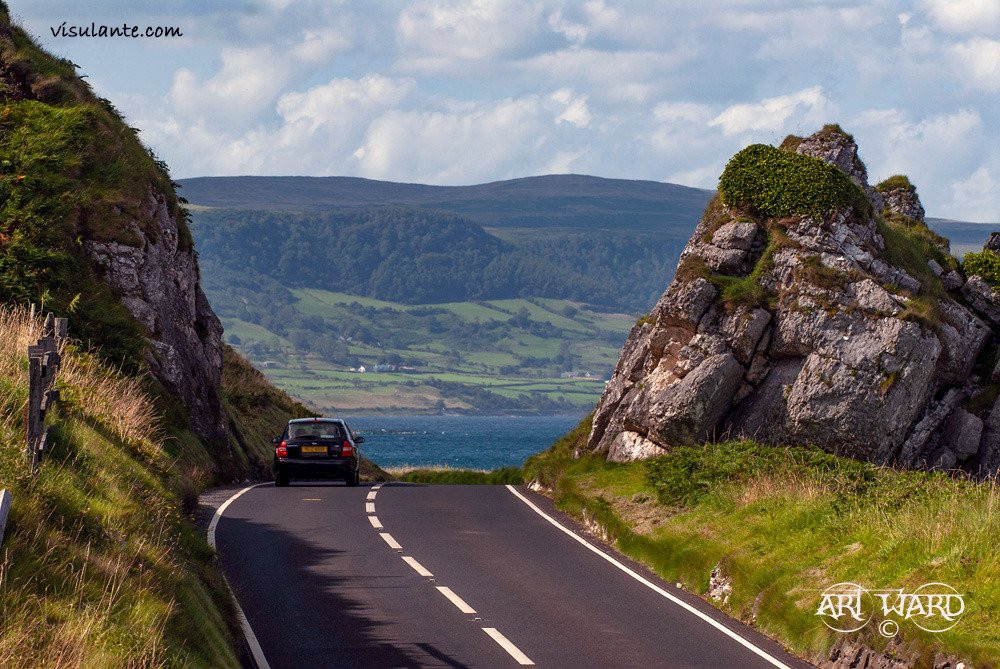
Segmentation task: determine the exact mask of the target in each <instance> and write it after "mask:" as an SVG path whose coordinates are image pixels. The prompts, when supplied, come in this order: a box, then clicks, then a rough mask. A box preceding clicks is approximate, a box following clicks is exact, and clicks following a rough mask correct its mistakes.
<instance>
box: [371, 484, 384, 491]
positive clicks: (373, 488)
mask: <svg viewBox="0 0 1000 669" xmlns="http://www.w3.org/2000/svg"><path fill="white" fill-rule="evenodd" d="M381 487H382V484H381V483H377V484H375V485H373V486H372V490H378V489H379V488H381Z"/></svg>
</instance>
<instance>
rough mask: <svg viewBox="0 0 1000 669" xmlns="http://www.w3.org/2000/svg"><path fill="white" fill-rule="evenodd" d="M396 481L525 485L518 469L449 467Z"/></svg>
mask: <svg viewBox="0 0 1000 669" xmlns="http://www.w3.org/2000/svg"><path fill="white" fill-rule="evenodd" d="M396 479H397V480H399V481H404V482H406V483H428V484H434V485H442V484H445V485H507V484H510V485H520V484H522V483H524V478H523V473H522V472H521V469H520V468H518V467H504V468H502V469H494V470H492V471H478V470H475V469H451V468H447V467H435V468H429V469H413V470H410V471H407V472H404V473H401V474H399V475H397V477H396Z"/></svg>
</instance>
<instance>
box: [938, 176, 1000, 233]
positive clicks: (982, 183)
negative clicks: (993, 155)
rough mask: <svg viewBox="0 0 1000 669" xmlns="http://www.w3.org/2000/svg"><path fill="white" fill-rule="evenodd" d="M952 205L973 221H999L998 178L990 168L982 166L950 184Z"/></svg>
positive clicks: (955, 209)
mask: <svg viewBox="0 0 1000 669" xmlns="http://www.w3.org/2000/svg"><path fill="white" fill-rule="evenodd" d="M951 192H952V205H951V208H950V209H949V213H950V212H955V213H956V214H957V215H960V216H962V217H963V218H967V219H970V220H973V221H979V222H996V221H1000V180H998V179H997V178H996V177H994V176H993V172H992V171H991V170H990V168H988V167H986V166H982V167H980V168H979V169H977V170H976V171H975V172H973V173H972V174H970V175H968V176H967V177H965V178H964V179H959V180H957V181H953V182H952V184H951Z"/></svg>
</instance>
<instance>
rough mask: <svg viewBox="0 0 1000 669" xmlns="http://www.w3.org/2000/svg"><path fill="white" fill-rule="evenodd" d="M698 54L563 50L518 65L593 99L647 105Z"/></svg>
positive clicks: (682, 51)
mask: <svg viewBox="0 0 1000 669" xmlns="http://www.w3.org/2000/svg"><path fill="white" fill-rule="evenodd" d="M695 53H696V50H695V49H694V48H692V49H684V48H677V49H675V50H673V51H670V52H660V51H605V50H600V49H588V48H579V49H563V50H558V51H549V52H546V53H542V54H538V55H535V56H532V57H530V58H526V59H523V60H520V61H517V63H516V65H517V67H518V68H519V69H521V70H522V71H523V72H526V73H528V74H530V75H532V76H539V77H542V78H543V79H544V80H546V81H549V82H559V83H568V82H570V83H573V85H574V86H575V87H576V88H584V89H587V90H588V91H589V92H590V93H591V95H592V97H600V98H602V99H604V100H610V101H613V102H618V103H622V102H625V103H632V104H634V103H644V102H646V101H647V100H648V99H649V98H650V97H651V96H653V95H655V94H656V92H657V91H658V90H659V89H660V88H661V87H662V86H663V85H664V83H666V82H667V81H669V74H670V73H671V72H675V71H677V70H678V69H680V67H681V66H682V65H683V64H684V63H686V62H688V61H689V60H691V59H692V58H694V57H695Z"/></svg>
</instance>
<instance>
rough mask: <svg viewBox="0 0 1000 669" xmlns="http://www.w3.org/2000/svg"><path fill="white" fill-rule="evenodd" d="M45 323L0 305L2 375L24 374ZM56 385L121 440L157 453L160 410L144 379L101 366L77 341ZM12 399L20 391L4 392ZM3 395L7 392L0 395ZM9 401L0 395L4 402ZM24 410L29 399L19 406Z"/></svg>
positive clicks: (66, 348)
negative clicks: (28, 355) (31, 350)
mask: <svg viewBox="0 0 1000 669" xmlns="http://www.w3.org/2000/svg"><path fill="white" fill-rule="evenodd" d="M41 333H42V320H41V319H40V318H39V317H34V318H32V316H31V313H30V312H29V310H28V309H26V308H24V307H21V306H11V305H5V306H2V307H0V377H4V378H8V379H11V378H18V377H23V376H24V374H25V359H26V357H27V350H28V346H29V345H31V344H34V343H35V340H36V339H38V338H39V337H40V336H41ZM60 353H61V354H62V365H61V367H60V370H59V377H58V379H57V385H58V387H60V388H61V389H62V391H63V394H64V396H65V399H66V400H67V401H69V402H72V403H73V404H74V406H76V408H77V409H78V410H79V411H80V412H81V413H82V414H83V415H85V416H87V417H89V418H93V419H95V420H97V421H99V422H100V423H101V424H103V425H105V426H106V427H108V428H109V429H111V430H112V431H113V432H114V433H115V434H116V435H117V436H118V437H120V438H121V439H123V440H125V441H126V442H129V443H130V444H132V445H134V446H138V447H142V448H146V449H149V448H154V449H157V448H158V446H157V445H156V444H157V441H158V437H159V436H160V427H159V421H158V418H157V413H156V409H155V408H154V406H153V403H152V401H151V400H150V399H149V396H148V395H147V394H146V392H145V390H144V388H143V386H142V382H141V380H139V379H137V378H134V377H127V376H124V375H122V374H120V373H119V372H118V371H116V370H114V369H111V368H109V367H107V366H105V365H104V364H102V363H101V362H100V361H99V360H98V359H97V358H96V357H95V356H94V355H93V354H92V353H90V352H88V351H86V350H83V349H81V348H80V347H79V345H78V344H75V343H74V342H73V341H72V340H70V341H69V342H68V343H66V344H64V345H63V347H62V350H61V351H60ZM5 390H6V392H7V393H8V395H13V394H14V393H16V392H17V388H16V387H8V388H6V389H5ZM0 392H2V391H0ZM4 399H10V397H7V398H4V397H0V403H2V404H3V405H5V406H10V402H3V400H4ZM20 407H21V410H22V411H23V409H24V400H22V401H21V402H20ZM11 413H12V412H8V413H7V415H5V416H3V420H4V422H5V423H8V424H9V423H11V422H13V421H16V420H19V416H18V415H17V412H13V415H10V414H11Z"/></svg>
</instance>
